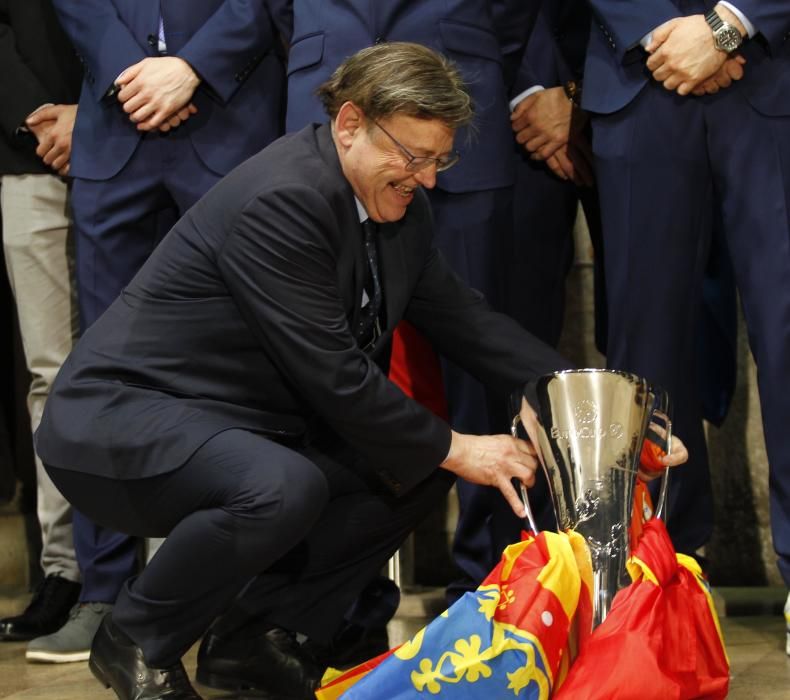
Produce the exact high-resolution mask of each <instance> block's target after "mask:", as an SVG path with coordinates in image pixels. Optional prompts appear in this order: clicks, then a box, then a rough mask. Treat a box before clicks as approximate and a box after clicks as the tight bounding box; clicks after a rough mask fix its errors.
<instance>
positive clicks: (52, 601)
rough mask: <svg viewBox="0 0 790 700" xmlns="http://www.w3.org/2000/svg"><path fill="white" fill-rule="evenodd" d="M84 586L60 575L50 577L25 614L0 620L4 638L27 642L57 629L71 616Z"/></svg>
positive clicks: (0, 629) (34, 595)
mask: <svg viewBox="0 0 790 700" xmlns="http://www.w3.org/2000/svg"><path fill="white" fill-rule="evenodd" d="M81 587H82V586H81V585H80V584H79V583H74V582H73V581H69V580H68V579H65V578H63V577H62V576H58V575H56V574H54V575H51V576H47V577H46V578H45V579H44V580H43V581H42V582H41V583H40V584H39V585H38V587H37V588H36V590H35V591H34V593H33V598H32V600H31V601H30V604H29V605H28V606H27V608H25V611H24V612H23V613H22V614H21V615H16V616H14V617H6V618H4V619H2V620H0V641H5V642H26V641H29V640H31V639H34V638H35V637H43V636H44V635H47V634H52V633H53V632H57V631H58V630H59V629H60V628H61V627H63V625H65V624H66V621H67V620H68V619H69V610H71V609H72V608H73V607H74V604H75V603H76V602H77V599H78V598H79V596H80V588H81Z"/></svg>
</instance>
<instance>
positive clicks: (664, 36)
mask: <svg viewBox="0 0 790 700" xmlns="http://www.w3.org/2000/svg"><path fill="white" fill-rule="evenodd" d="M717 10H718V11H719V13H720V14H721V15H723V16H724V19H726V20H727V21H728V22H729V23H730V24H733V25H735V26H736V27H737V28H738V29H739V30H740V31H741V33H742V34H743V33H745V30H744V29H743V26H742V25H741V23H740V21H739V20H738V18H737V17H736V16H735V15H734V14H732V13H731V12H729V10H727V9H726V8H721V7H717ZM645 48H646V51H647V52H648V53H649V54H650V55H649V57H648V59H647V67H648V69H649V70H650V72H651V73H652V74H653V78H654V79H655V80H657V81H658V82H660V83H662V84H663V85H664V87H665V88H666V89H667V90H671V91H676V92H677V93H678V94H679V95H683V96H685V95H689V94H694V95H704V94H713V93H716V92H718V91H719V90H721V89H723V88H727V87H729V86H730V85H731V84H732V82H733V81H734V80H740V79H741V78H742V77H743V72H744V68H743V66H744V64H745V63H746V59H745V58H744V57H743V56H741V55H739V54H736V55H729V54H726V53H725V52H724V51H719V50H717V49H716V47H715V45H714V43H713V35H712V32H711V28H710V26H709V25H708V23H707V22H706V21H705V17H704V16H703V15H689V16H687V17H676V18H675V19H671V20H669V21H668V22H665V23H664V24H662V25H661V26H659V27H657V28H656V29H655V30H654V31H653V33H652V37H651V41H650V43H649V44H648V45H647V46H646V47H645Z"/></svg>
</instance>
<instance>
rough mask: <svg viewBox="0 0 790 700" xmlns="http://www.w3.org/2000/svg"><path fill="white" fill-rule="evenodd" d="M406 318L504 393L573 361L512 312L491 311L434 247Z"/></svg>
mask: <svg viewBox="0 0 790 700" xmlns="http://www.w3.org/2000/svg"><path fill="white" fill-rule="evenodd" d="M406 318H407V320H408V321H410V322H411V323H413V324H414V325H415V326H416V327H417V328H418V329H419V330H420V331H421V332H422V333H424V334H425V336H426V337H427V338H428V339H429V340H430V341H431V342H432V343H433V344H434V346H435V347H436V348H437V350H438V351H439V352H440V353H441V354H442V355H444V356H446V357H448V358H449V359H451V360H452V361H453V362H455V363H456V364H458V365H459V366H461V367H463V368H464V369H466V370H467V371H468V372H470V373H471V374H472V375H474V376H475V377H476V378H477V379H479V380H480V381H481V382H482V383H484V384H485V385H486V386H488V387H490V388H492V389H494V390H495V391H496V392H497V393H499V394H502V395H508V394H510V393H511V392H513V391H515V390H519V389H520V388H521V387H522V386H523V385H524V384H525V383H526V382H528V381H530V380H532V379H535V378H536V377H538V376H541V375H543V374H548V373H551V372H555V371H557V370H562V369H569V368H571V367H573V364H572V363H571V362H569V361H568V360H566V359H565V358H564V357H563V356H562V355H560V354H559V353H558V352H557V351H556V350H554V348H552V347H551V346H549V345H547V344H546V343H544V342H543V341H541V340H539V339H538V338H536V337H535V336H533V335H532V334H530V333H528V332H527V331H526V330H524V328H522V327H521V326H520V325H519V324H518V323H516V321H514V320H513V319H512V318H510V317H509V316H506V315H504V314H501V313H497V312H495V311H493V310H492V309H491V308H490V307H489V306H488V304H487V302H486V301H485V299H484V298H483V296H482V294H480V293H479V292H477V291H475V290H473V289H470V288H469V287H468V286H466V284H465V283H464V282H463V281H462V280H461V279H460V278H459V277H458V275H457V274H456V273H455V272H454V271H453V270H452V269H451V267H450V266H449V264H448V263H447V262H446V261H445V260H444V258H443V257H442V255H441V253H439V252H438V251H437V250H436V249H435V248H433V249H432V250H431V253H430V255H429V256H428V258H427V260H426V263H425V267H424V269H423V272H422V275H421V277H420V281H419V283H418V285H417V288H416V290H415V292H414V294H413V295H412V300H411V302H410V304H409V307H408V309H407V313H406Z"/></svg>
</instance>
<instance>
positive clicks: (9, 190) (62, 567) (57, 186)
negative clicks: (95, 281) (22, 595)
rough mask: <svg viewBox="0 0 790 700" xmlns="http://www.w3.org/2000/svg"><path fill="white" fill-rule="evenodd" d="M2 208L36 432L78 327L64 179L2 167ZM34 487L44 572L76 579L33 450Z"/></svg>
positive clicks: (70, 546)
mask: <svg viewBox="0 0 790 700" xmlns="http://www.w3.org/2000/svg"><path fill="white" fill-rule="evenodd" d="M0 211H2V216H3V249H4V252H5V260H6V270H7V272H8V280H9V282H10V284H11V289H12V291H13V293H14V300H15V302H16V309H17V315H18V317H19V328H20V332H21V336H22V344H23V346H24V351H25V361H26V363H27V368H28V370H29V372H30V375H31V383H30V391H29V393H28V401H27V403H28V410H29V412H30V421H31V424H32V429H33V431H34V432H35V430H36V428H38V424H39V422H40V421H41V413H42V411H43V410H44V402H45V401H46V399H47V396H48V395H49V390H50V387H51V386H52V382H53V381H54V379H55V375H56V374H57V373H58V370H59V369H60V365H61V364H62V363H63V361H64V360H65V359H66V355H68V353H69V351H70V350H71V346H72V343H73V339H74V336H75V334H76V330H77V300H76V288H75V286H74V281H73V278H74V251H73V238H72V229H71V214H70V211H69V189H68V186H67V185H66V182H65V181H64V180H63V179H61V178H60V177H58V176H56V175H4V176H3V177H2V186H1V187H0ZM36 487H37V499H38V500H37V515H38V521H39V524H40V526H41V535H42V548H41V568H42V570H43V572H44V575H45V576H49V575H51V574H59V575H60V576H63V577H64V578H66V579H68V580H70V581H75V582H77V581H79V580H80V571H79V568H78V566H77V560H76V557H75V554H74V543H73V539H72V510H71V506H70V505H69V503H68V502H67V501H66V499H65V498H63V496H62V495H61V494H60V492H59V491H58V490H57V489H56V488H55V486H54V484H53V483H52V481H51V480H50V478H49V475H48V474H47V472H46V471H45V470H44V467H43V465H42V464H41V460H40V459H39V458H38V457H36Z"/></svg>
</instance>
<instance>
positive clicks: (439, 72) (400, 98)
mask: <svg viewBox="0 0 790 700" xmlns="http://www.w3.org/2000/svg"><path fill="white" fill-rule="evenodd" d="M317 94H318V97H319V98H320V99H321V102H323V104H324V108H325V109H326V112H327V114H329V116H330V117H331V118H332V119H334V118H335V117H336V116H337V113H338V112H339V111H340V108H341V107H342V106H343V104H344V103H345V102H348V101H350V102H353V103H354V104H355V105H357V107H359V108H360V109H361V110H362V111H363V112H364V113H365V116H367V117H368V119H372V120H374V121H377V120H379V119H383V118H386V117H390V116H392V115H394V114H405V115H406V116H410V117H417V118H418V119H438V120H439V121H441V122H443V123H444V124H446V125H447V126H448V127H450V128H451V129H458V128H459V127H461V126H465V125H467V124H469V123H470V122H471V120H472V117H473V111H472V99H471V97H470V96H469V92H468V90H467V87H466V85H465V84H464V81H463V79H462V78H461V75H460V73H459V72H458V69H457V68H456V67H455V65H454V64H453V63H452V62H451V61H450V60H449V59H447V58H445V57H444V56H442V55H441V54H439V53H437V52H436V51H433V50H432V49H429V48H428V47H427V46H422V45H421V44H412V43H408V42H390V43H382V44H375V45H374V46H371V47H369V48H366V49H362V50H361V51H359V52H357V53H355V54H354V55H353V56H351V57H350V58H347V59H346V60H345V61H343V63H342V64H341V65H340V66H339V67H338V68H337V70H335V72H334V73H333V74H332V76H331V77H330V78H329V80H327V81H326V82H325V83H324V84H323V85H321V87H319V88H318V91H317Z"/></svg>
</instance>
